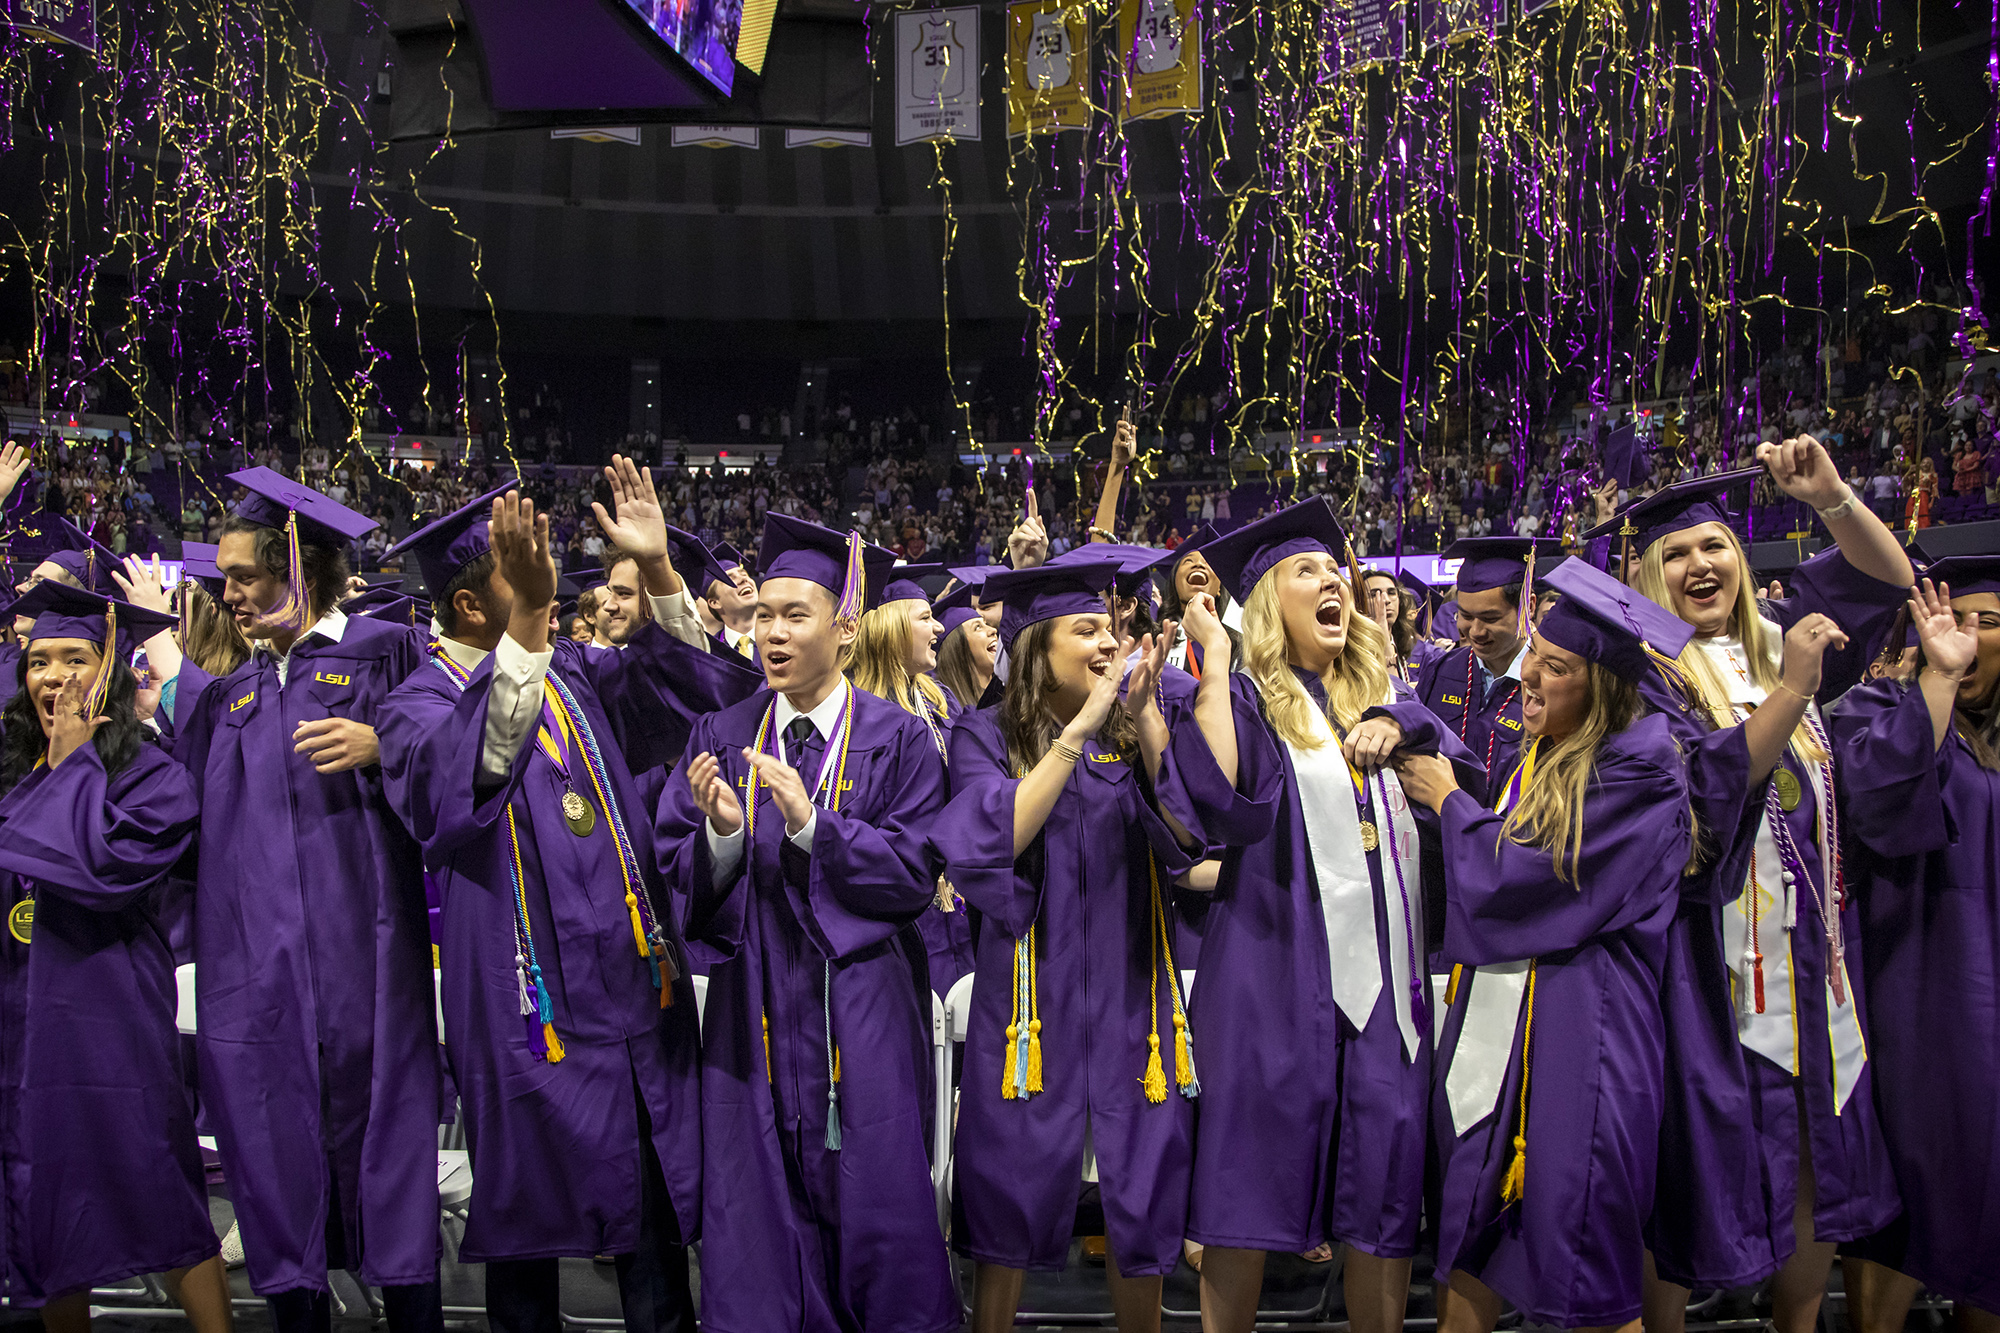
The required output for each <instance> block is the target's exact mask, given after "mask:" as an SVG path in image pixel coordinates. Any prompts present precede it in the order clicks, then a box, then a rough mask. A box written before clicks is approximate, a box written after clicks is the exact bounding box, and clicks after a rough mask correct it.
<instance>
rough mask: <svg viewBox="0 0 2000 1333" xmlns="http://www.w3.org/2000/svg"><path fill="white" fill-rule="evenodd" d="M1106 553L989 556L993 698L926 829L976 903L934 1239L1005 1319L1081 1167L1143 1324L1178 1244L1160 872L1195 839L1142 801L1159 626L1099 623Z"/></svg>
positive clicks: (1180, 1026) (1126, 1297) (1121, 1315)
mask: <svg viewBox="0 0 2000 1333" xmlns="http://www.w3.org/2000/svg"><path fill="white" fill-rule="evenodd" d="M1117 570H1118V566H1117V565H1116V564H1115V563H1112V562H1108V561H1107V562H1102V563H1084V564H1066V565H1059V566H1049V567H1045V568H1041V569H1034V570H1024V571H1017V572H1013V573H1004V574H996V575H994V576H993V577H992V578H991V579H989V580H988V581H987V584H986V590H985V591H986V595H987V596H989V597H994V598H997V599H998V600H1000V601H1001V603H1002V605H1003V608H1004V609H1003V611H1002V613H1001V621H1000V641H1001V644H1002V646H1003V650H1004V651H1005V653H1006V654H1007V658H1008V663H1009V665H1008V676H1007V685H1006V691H1005V696H1004V698H1003V699H1002V701H1001V704H1000V706H999V707H998V708H995V709H986V710H981V711H980V712H977V713H974V714H972V715H971V716H969V717H966V718H963V719H961V720H960V722H959V725H958V727H957V729H956V730H955V731H954V732H953V734H952V754H951V773H952V786H953V796H952V802H951V805H950V806H949V807H947V809H946V810H945V812H944V815H943V816H942V817H941V818H940V819H939V820H938V821H937V825H936V831H935V834H934V836H935V838H936V841H937V843H938V846H939V849H940V850H941V851H942V852H943V853H944V857H945V864H946V873H947V874H949V875H950V877H951V880H952V883H954V884H956V885H957V886H958V888H959V891H960V892H962V893H963V894H964V895H965V897H966V901H967V902H969V903H970V904H971V905H972V906H973V907H974V908H976V909H977V910H978V911H979V913H980V917H981V921H980V929H979V934H978V950H977V957H978V967H977V970H976V972H975V975H976V976H977V978H978V980H977V982H976V983H975V985H974V987H973V993H972V995H973V999H972V1016H971V1021H970V1034H969V1036H968V1038H967V1041H966V1048H965V1071H964V1076H963V1079H962V1080H961V1083H960V1094H959V1097H960V1100H959V1121H958V1136H957V1145H958V1146H957V1149H956V1152H955V1156H954V1163H955V1168H954V1169H955V1172H956V1179H957V1186H958V1189H957V1199H956V1205H955V1209H954V1214H953V1217H954V1221H953V1225H952V1242H953V1245H954V1246H955V1247H956V1248H957V1249H958V1250H959V1251H960V1252H961V1253H963V1254H966V1255H969V1256H970V1257H971V1258H972V1259H974V1260H975V1261H977V1263H978V1275H977V1280H976V1284H975V1286H974V1290H973V1319H972V1326H973V1328H974V1329H975V1330H979V1331H980V1333H993V1331H994V1330H999V1329H1004V1328H1008V1327H1011V1325H1012V1323H1013V1319H1014V1313H1015V1310H1016V1308H1017V1307H1018V1305H1019V1302H1020V1295H1021V1285H1022V1280H1023V1277H1024V1275H1025V1273H1026V1270H1028V1269H1030V1268H1033V1269H1038V1270H1059V1269H1061V1268H1062V1267H1063V1266H1064V1264H1065V1261H1066V1259H1067V1257H1068V1253H1069V1239H1070V1233H1071V1230H1072V1228H1073V1225H1074V1222H1075V1218H1076V1208H1077V1201H1078V1196H1079V1194H1080V1192H1081V1189H1082V1183H1083V1179H1084V1174H1083V1173H1084V1171H1085V1170H1086V1169H1089V1170H1092V1171H1093V1172H1094V1175H1095V1178H1096V1180H1097V1182H1098V1186H1099V1193H1100V1195H1101V1197H1102V1199H1103V1204H1104V1220H1105V1227H1106V1240H1107V1242H1108V1254H1107V1256H1106V1263H1107V1268H1108V1271H1109V1275H1110V1281H1111V1298H1112V1303H1113V1306H1114V1308H1115V1309H1116V1311H1117V1315H1118V1321H1119V1326H1120V1327H1121V1328H1122V1329H1125V1330H1126V1331H1127V1333H1132V1330H1135V1329H1140V1328H1157V1327H1158V1324H1159V1315H1160V1279H1161V1277H1162V1276H1163V1275H1165V1274H1166V1273H1168V1272H1170V1271H1171V1270H1172V1269H1173V1268H1174V1266H1175V1264H1177V1263H1178V1262H1179V1260H1180V1251H1181V1238H1182V1237H1183V1236H1184V1235H1185V1234H1186V1229H1187V1182H1188V1165H1189V1157H1190V1150H1191V1146H1192V1138H1193V1130H1194V1101H1193V1099H1194V1098H1195V1097H1196V1096H1197V1095H1198V1094H1199V1091H1200V1086H1199V1083H1198V1081H1197V1079H1196V1075H1195V1061H1194V1048H1193V1040H1192V1034H1191V1033H1190V1032H1189V1030H1188V1027H1187V1008H1186V1003H1185V997H1184V996H1183V995H1182V990H1181V978H1180V971H1179V965H1178V961H1177V953H1178V944H1179V941H1178V930H1177V926H1176V921H1175V913H1174V905H1173V894H1172V888H1171V885H1172V882H1173V879H1174V877H1175V876H1177V875H1179V874H1180V873H1181V872H1182V870H1184V869H1185V868H1186V867H1187V866H1188V865H1189V864H1191V863H1192V861H1193V860H1194V858H1195V855H1196V854H1198V848H1197V851H1196V852H1190V851H1187V850H1184V848H1185V847H1188V846H1193V845H1194V840H1193V837H1192V835H1190V834H1188V832H1187V831H1186V829H1185V828H1184V827H1182V826H1179V825H1176V824H1175V823H1174V822H1172V820H1171V818H1170V817H1169V816H1167V815H1164V814H1162V813H1161V812H1160V810H1159V809H1158V807H1157V806H1156V804H1155V798H1154V796H1153V790H1152V787H1153V782H1154V780H1155V779H1156V778H1157V776H1158V772H1159V768H1160V765H1161V763H1162V761H1163V758H1164V756H1165V753H1166V748H1167V745H1168V743H1169V741H1170V739H1171V737H1170V734H1169V731H1168V723H1167V720H1166V718H1165V716H1164V715H1163V713H1162V711H1161V709H1160V707H1159V695H1158V692H1157V690H1156V688H1155V687H1156V685H1157V682H1158V679H1159V674H1160V671H1161V669H1162V667H1163V666H1164V664H1165V655H1166V654H1165V645H1164V643H1163V642H1161V641H1159V640H1145V641H1142V642H1141V643H1140V644H1139V645H1137V647H1138V650H1139V656H1138V660H1137V662H1136V663H1135V664H1134V665H1133V667H1132V669H1131V671H1130V672H1129V674H1128V673H1127V672H1126V670H1125V669H1124V659H1125V657H1126V655H1127V652H1128V651H1129V650H1130V649H1131V648H1132V646H1133V645H1130V644H1129V643H1127V644H1122V645H1121V644H1120V642H1119V641H1118V640H1117V639H1116V638H1115V637H1114V636H1113V635H1112V632H1111V627H1112V619H1111V616H1110V614H1109V613H1108V608H1107V606H1106V603H1105V597H1104V594H1105V590H1106V589H1107V588H1108V587H1110V585H1111V582H1112V579H1113V577H1114V576H1115V574H1116V573H1117Z"/></svg>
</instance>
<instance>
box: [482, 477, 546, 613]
mask: <svg viewBox="0 0 2000 1333" xmlns="http://www.w3.org/2000/svg"><path fill="white" fill-rule="evenodd" d="M486 540H487V544H488V545H490V546H491V547H492V548H493V564H494V566H495V568H496V569H498V571H499V573H500V577H501V578H502V579H503V580H505V582H506V584H507V588H508V590H509V591H510V592H512V593H513V594H514V605H515V606H517V607H520V608H523V609H524V610H530V611H535V612H539V611H540V610H541V609H542V608H543V607H545V606H547V605H549V604H550V603H551V602H553V601H555V599H556V565H555V559H554V557H553V556H552V555H551V554H550V551H549V516H548V515H547V514H538V513H536V512H535V502H534V501H533V500H530V499H528V498H526V497H525V496H523V495H522V494H521V493H520V492H519V491H509V492H507V493H506V494H505V495H501V496H496V497H495V498H494V500H493V510H492V512H491V513H490V514H489V515H488V516H487V534H486Z"/></svg>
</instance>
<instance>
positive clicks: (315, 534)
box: [223, 467, 513, 546]
mask: <svg viewBox="0 0 2000 1333" xmlns="http://www.w3.org/2000/svg"><path fill="white" fill-rule="evenodd" d="M223 480H224V481H227V482H230V483H231V484H233V485H237V486H241V487H244V488H245V489H247V490H248V491H249V492H250V494H248V495H246V496H244V497H243V499H242V500H241V501H240V502H238V504H237V506H236V516H237V517H238V518H240V519H244V520H246V521H248V522H251V523H261V524H262V525H264V526H265V527H267V528H283V527H284V526H285V524H286V521H287V520H288V519H290V518H291V517H293V516H294V515H296V516H297V518H298V521H299V540H300V541H302V542H305V543H307V544H308V545H311V546H345V545H347V544H348V543H349V542H352V541H359V540H360V539H361V538H363V537H366V536H367V535H368V534H369V533H371V532H373V531H375V529H376V528H378V527H380V526H381V525H380V524H378V523H377V522H376V521H375V520H374V519H372V518H370V517H368V516H367V515H366V514H357V513H355V512H354V511H353V510H352V509H349V508H348V507H347V506H346V505H344V504H341V503H340V502H339V501H338V500H330V499H328V498H327V497H326V496H324V495H321V494H320V493H319V492H318V491H316V490H314V489H313V488H312V487H310V486H308V485H306V484H305V483H304V482H302V481H293V480H292V479H291V478H290V477H287V476H283V475H281V474H279V473H276V472H273V471H272V470H271V469H270V468H267V467H253V468H247V469H245V470H244V471H242V472H232V473H230V474H229V475H228V476H227V477H224V478H223ZM508 484H509V485H512V484H513V483H511V482H510V483H508ZM404 544H405V545H407V544H408V543H407V542H405V543H404Z"/></svg>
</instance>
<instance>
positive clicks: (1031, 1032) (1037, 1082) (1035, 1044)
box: [1027, 929, 1042, 1096]
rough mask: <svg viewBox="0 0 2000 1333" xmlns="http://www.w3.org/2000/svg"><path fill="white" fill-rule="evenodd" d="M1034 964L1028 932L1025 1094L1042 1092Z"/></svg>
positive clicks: (1039, 1009) (1038, 1000)
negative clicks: (1026, 1076) (1026, 1073)
mask: <svg viewBox="0 0 2000 1333" xmlns="http://www.w3.org/2000/svg"><path fill="white" fill-rule="evenodd" d="M1039 971H1040V968H1039V966H1038V965H1037V964H1036V962H1035V932H1034V931H1033V929H1030V930H1029V931H1028V1082H1027V1093H1028V1095H1029V1096H1033V1095H1034V1094H1035V1093H1038V1092H1040V1091H1041V1090H1042V988H1041V984H1040V983H1041V977H1040V976H1039V975H1037V973H1038V972H1039Z"/></svg>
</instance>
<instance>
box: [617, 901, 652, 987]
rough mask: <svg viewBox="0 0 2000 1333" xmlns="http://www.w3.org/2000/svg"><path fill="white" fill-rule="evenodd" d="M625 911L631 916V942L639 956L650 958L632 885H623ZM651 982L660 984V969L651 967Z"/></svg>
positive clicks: (644, 924)
mask: <svg viewBox="0 0 2000 1333" xmlns="http://www.w3.org/2000/svg"><path fill="white" fill-rule="evenodd" d="M625 911H626V913H627V914H628V915H629V916H630V917H631V918H632V943H633V944H635V945H637V946H638V949H639V956H640V957H641V958H651V957H652V956H653V951H652V949H651V948H650V947H649V946H648V945H647V944H646V923H645V922H643V921H641V920H640V919H639V895H638V894H636V893H634V892H632V886H631V884H630V883H627V884H626V886H625ZM653 984H654V985H655V986H657V985H659V984H660V970H659V968H657V967H655V968H654V969H653Z"/></svg>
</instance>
